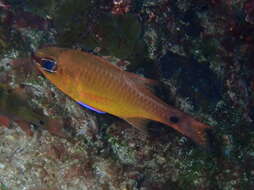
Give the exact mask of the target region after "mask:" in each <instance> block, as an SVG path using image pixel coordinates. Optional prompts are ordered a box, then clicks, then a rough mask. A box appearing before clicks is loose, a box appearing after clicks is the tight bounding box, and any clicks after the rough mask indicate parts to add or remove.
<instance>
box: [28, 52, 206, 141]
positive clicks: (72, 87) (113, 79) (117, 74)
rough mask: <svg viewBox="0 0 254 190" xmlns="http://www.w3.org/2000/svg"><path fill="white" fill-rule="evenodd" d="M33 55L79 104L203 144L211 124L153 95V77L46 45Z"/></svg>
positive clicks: (43, 69)
mask: <svg viewBox="0 0 254 190" xmlns="http://www.w3.org/2000/svg"><path fill="white" fill-rule="evenodd" d="M33 57H34V59H35V60H36V62H37V64H36V65H37V67H38V69H39V70H40V71H41V72H42V73H43V75H44V76H45V77H46V78H47V79H48V80H50V81H51V83H53V84H54V85H55V86H56V87H57V88H59V89H60V90H61V91H62V92H64V93H65V94H66V95H68V96H69V97H71V98H72V99H73V100H75V101H76V102H77V103H78V104H80V105H81V106H84V107H86V108H89V109H92V110H94V111H97V112H99V113H105V112H107V113H109V114H112V115H115V116H117V117H119V118H122V119H124V120H125V121H127V122H128V123H129V124H130V125H132V126H134V127H136V128H138V129H142V130H144V129H145V126H146V125H147V123H148V122H149V121H151V120H153V121H157V122H160V123H163V124H165V125H167V126H170V127H173V128H174V129H176V130H177V131H179V132H180V133H182V134H183V135H185V136H187V137H189V138H191V139H192V140H194V141H195V142H196V143H198V144H201V145H205V144H206V132H205V130H206V129H207V128H210V126H208V125H206V124H204V123H201V122H199V121H197V120H195V119H194V118H192V117H191V116H189V115H187V114H186V113H183V112H181V111H179V110H177V109H175V108H173V107H172V106H170V105H168V104H166V103H165V102H163V101H162V100H161V99H159V98H158V97H157V96H155V95H154V93H153V91H152V89H151V87H152V86H153V85H155V84H156V81H155V80H152V79H147V78H144V77H141V76H139V75H137V74H134V73H130V72H127V71H124V70H122V69H121V68H119V67H117V66H116V65H113V64H111V63H110V62H108V61H106V60H104V59H103V58H101V57H99V56H96V55H93V54H90V53H86V52H83V51H80V50H72V49H65V48H57V47H47V48H42V49H39V50H38V51H37V52H35V54H34V56H33Z"/></svg>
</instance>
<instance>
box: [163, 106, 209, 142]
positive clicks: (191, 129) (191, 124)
mask: <svg viewBox="0 0 254 190" xmlns="http://www.w3.org/2000/svg"><path fill="white" fill-rule="evenodd" d="M162 123H164V124H166V125H168V126H170V127H173V128H174V129H176V130H177V131H179V132H180V133H182V134H183V135H185V136H187V137H189V138H191V139H192V140H193V141H195V142H196V143H197V144H200V145H202V146H206V145H207V133H206V130H207V129H210V128H212V127H210V126H209V125H206V124H204V123H201V122H200V121H198V120H196V119H194V118H193V117H191V116H189V115H187V114H185V113H183V112H180V111H178V110H175V109H173V108H172V110H170V111H169V114H168V117H167V118H166V119H164V121H162Z"/></svg>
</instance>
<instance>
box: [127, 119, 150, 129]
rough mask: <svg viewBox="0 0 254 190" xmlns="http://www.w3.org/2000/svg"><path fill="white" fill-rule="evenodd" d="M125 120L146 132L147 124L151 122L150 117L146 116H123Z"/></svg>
mask: <svg viewBox="0 0 254 190" xmlns="http://www.w3.org/2000/svg"><path fill="white" fill-rule="evenodd" d="M123 119H124V120H125V121H127V122H128V123H129V124H130V125H131V126H133V127H135V128H137V129H139V130H141V131H142V132H144V133H147V129H146V126H147V124H148V123H149V122H150V120H149V119H144V118H137V117H135V118H123Z"/></svg>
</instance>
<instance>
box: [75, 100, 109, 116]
mask: <svg viewBox="0 0 254 190" xmlns="http://www.w3.org/2000/svg"><path fill="white" fill-rule="evenodd" d="M77 103H78V104H79V105H81V106H82V107H85V108H87V109H89V110H93V111H95V112H97V113H101V114H104V113H106V112H103V111H100V110H97V109H95V108H93V107H91V106H89V105H87V104H84V103H82V102H77Z"/></svg>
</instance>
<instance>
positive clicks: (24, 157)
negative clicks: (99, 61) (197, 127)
mask: <svg viewBox="0 0 254 190" xmlns="http://www.w3.org/2000/svg"><path fill="white" fill-rule="evenodd" d="M50 45H54V46H59V47H68V48H76V49H82V50H84V51H89V52H91V53H95V54H97V55H99V56H104V57H105V58H106V59H108V60H110V61H111V62H113V63H114V64H117V65H119V66H121V67H123V68H124V69H126V70H128V71H131V72H135V73H138V74H140V75H144V76H146V77H149V78H153V79H156V80H158V81H160V82H161V84H162V85H161V89H159V90H158V92H157V94H158V96H160V97H161V98H162V99H163V100H164V101H166V102H167V103H168V104H171V105H173V106H175V107H176V108H178V109H179V110H182V111H184V112H186V113H188V114H190V115H192V116H193V117H195V118H197V119H199V120H201V121H202V122H204V123H206V124H208V125H210V126H213V130H212V131H210V138H209V139H210V141H209V142H210V146H209V147H207V148H204V147H200V146H199V145H196V144H195V143H193V142H192V141H191V140H190V139H188V138H186V137H184V136H182V135H181V134H179V133H178V132H176V131H175V130H173V129H171V128H168V127H166V126H159V125H158V124H156V123H152V124H151V126H150V127H151V129H150V130H149V131H150V132H149V135H148V136H147V135H144V134H143V133H142V132H140V131H138V130H137V129H135V128H133V127H130V126H129V125H128V124H127V123H126V122H124V121H122V120H120V119H118V118H116V117H113V116H111V115H99V114H96V113H95V112H92V111H89V110H86V109H84V108H82V107H80V106H79V105H78V104H76V103H75V102H74V101H73V100H71V99H70V98H68V97H67V96H66V95H64V94H63V93H62V92H60V91H59V90H58V89H57V88H55V87H54V86H53V85H52V84H51V83H50V82H49V81H48V80H47V79H45V78H44V77H43V76H42V75H41V74H40V73H39V72H38V70H36V68H35V66H34V63H33V61H32V59H31V55H32V53H33V52H34V51H35V50H36V49H38V48H39V47H43V46H50ZM253 60H254V1H253V0H228V1H221V0H207V1H202V0H75V1H73V0H60V1H56V0H36V1H33V0H5V1H3V0H0V121H1V124H0V190H108V189H109V190H171V189H212V190H213V189H223V190H224V189H225V190H233V189H237V190H238V189H244V190H245V189H254V124H253V120H254V63H253Z"/></svg>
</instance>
